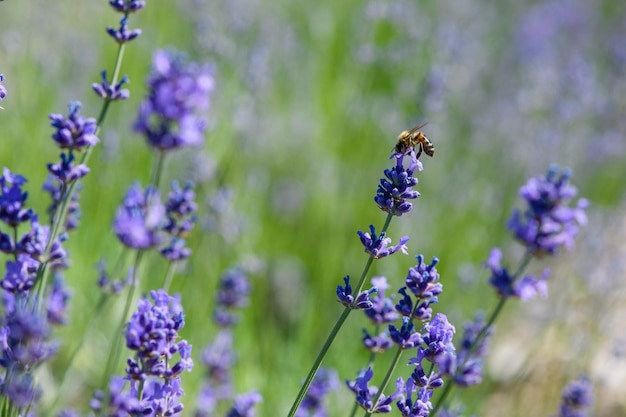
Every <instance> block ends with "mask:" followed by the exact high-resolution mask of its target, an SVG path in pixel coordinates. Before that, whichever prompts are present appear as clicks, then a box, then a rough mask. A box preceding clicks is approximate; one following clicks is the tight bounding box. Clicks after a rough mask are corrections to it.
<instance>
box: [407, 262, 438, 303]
mask: <svg viewBox="0 0 626 417" xmlns="http://www.w3.org/2000/svg"><path fill="white" fill-rule="evenodd" d="M416 259H417V265H415V266H414V267H412V268H409V271H408V274H407V276H406V286H407V288H409V289H410V290H411V292H412V293H413V294H414V295H415V296H416V297H417V298H418V299H428V298H436V297H437V296H438V295H439V294H441V292H442V291H443V285H442V284H441V283H439V282H437V281H439V273H438V272H437V268H435V266H436V265H437V264H438V263H439V259H437V258H433V260H432V262H431V263H430V265H426V264H425V263H424V256H423V255H418V256H417V257H416Z"/></svg>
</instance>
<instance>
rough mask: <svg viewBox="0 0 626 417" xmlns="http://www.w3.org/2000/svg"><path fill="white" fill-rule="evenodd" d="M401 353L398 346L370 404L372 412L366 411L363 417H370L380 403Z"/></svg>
mask: <svg viewBox="0 0 626 417" xmlns="http://www.w3.org/2000/svg"><path fill="white" fill-rule="evenodd" d="M402 352H403V349H402V347H401V346H398V350H397V351H396V354H395V355H394V357H393V360H392V361H391V364H390V365H389V369H388V370H387V374H385V377H384V378H383V382H381V383H380V387H379V388H378V392H377V393H376V397H375V398H374V401H372V404H374V405H373V406H372V410H369V411H367V412H366V413H365V417H369V416H371V415H372V412H373V410H375V409H376V405H377V404H378V401H380V398H381V397H382V396H383V392H384V391H385V388H387V384H388V383H389V380H390V379H391V376H392V375H393V372H394V371H395V370H396V366H397V365H398V362H400V356H401V355H402Z"/></svg>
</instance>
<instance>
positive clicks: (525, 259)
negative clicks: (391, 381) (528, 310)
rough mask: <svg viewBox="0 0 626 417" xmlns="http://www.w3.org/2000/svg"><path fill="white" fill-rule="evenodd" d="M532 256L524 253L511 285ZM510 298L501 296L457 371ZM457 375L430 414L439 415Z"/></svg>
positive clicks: (447, 384) (487, 331) (445, 388)
mask: <svg viewBox="0 0 626 417" xmlns="http://www.w3.org/2000/svg"><path fill="white" fill-rule="evenodd" d="M532 257H533V256H532V253H530V252H528V251H527V252H526V253H525V254H524V257H523V258H522V260H521V261H520V263H519V266H518V267H517V270H516V271H515V273H514V274H513V275H512V278H511V279H512V282H511V285H513V283H514V282H515V281H516V280H517V278H518V277H519V276H520V275H521V274H522V272H524V270H525V269H526V267H527V266H528V263H529V262H530V260H531V259H532ZM508 299H509V297H500V299H499V300H498V304H497V305H496V306H495V308H494V309H493V311H492V312H491V314H490V315H489V319H488V320H487V322H486V323H485V325H484V326H483V328H482V329H481V330H480V332H479V333H478V335H477V336H476V338H475V339H474V341H473V342H472V344H471V346H470V347H469V349H468V350H467V354H466V355H465V359H464V360H463V362H462V363H461V364H460V365H459V366H458V367H457V370H456V372H460V371H461V370H462V369H463V367H464V366H465V364H466V363H467V361H468V360H469V359H470V357H471V356H472V354H473V353H474V352H475V351H476V349H478V346H480V344H481V343H482V341H483V340H484V339H485V337H487V335H488V333H489V330H490V329H491V327H492V326H493V324H494V323H495V321H496V319H497V318H498V317H499V316H500V312H501V311H502V309H503V308H504V304H505V303H506V302H507V300H508ZM456 376H457V375H456V373H455V374H454V375H453V376H452V377H450V378H449V379H448V381H447V383H446V384H445V385H444V389H443V391H442V392H441V396H440V397H439V399H438V400H437V404H436V405H435V407H434V408H433V410H432V411H431V413H430V416H432V417H435V416H436V415H437V412H438V411H439V409H440V408H441V407H442V406H443V404H444V402H445V400H446V398H447V397H448V395H449V394H450V392H451V391H452V387H454V384H453V383H452V381H453V380H454V378H456Z"/></svg>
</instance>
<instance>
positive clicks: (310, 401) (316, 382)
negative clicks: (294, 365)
mask: <svg viewBox="0 0 626 417" xmlns="http://www.w3.org/2000/svg"><path fill="white" fill-rule="evenodd" d="M338 389H339V378H338V377H337V371H335V370H333V369H328V368H320V369H319V370H318V372H317V374H316V375H315V378H314V379H313V382H312V383H311V386H310V387H309V390H308V391H307V393H306V395H305V397H304V399H303V400H302V403H301V404H300V407H299V408H298V410H297V411H296V414H295V417H309V416H310V417H326V416H327V415H328V411H327V410H326V407H325V406H324V397H326V395H327V394H328V392H329V391H336V390H338Z"/></svg>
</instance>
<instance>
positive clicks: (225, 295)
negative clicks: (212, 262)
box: [213, 268, 252, 327]
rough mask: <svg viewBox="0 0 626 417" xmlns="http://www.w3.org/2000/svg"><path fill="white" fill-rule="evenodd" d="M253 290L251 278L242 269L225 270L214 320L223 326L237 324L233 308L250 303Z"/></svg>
mask: <svg viewBox="0 0 626 417" xmlns="http://www.w3.org/2000/svg"><path fill="white" fill-rule="evenodd" d="M251 291H252V287H251V285H250V280H249V279H248V277H247V275H246V274H245V273H244V272H243V271H242V270H241V269H239V268H231V269H228V270H227V271H226V272H224V273H223V274H222V276H221V278H220V281H219V284H218V289H217V294H216V304H215V310H214V315H213V318H214V321H215V322H216V323H217V324H218V325H219V326H222V327H230V326H233V325H234V324H237V323H238V318H237V316H236V315H235V313H234V311H233V310H236V309H240V308H244V307H246V306H247V305H248V296H249V295H250V293H251Z"/></svg>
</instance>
